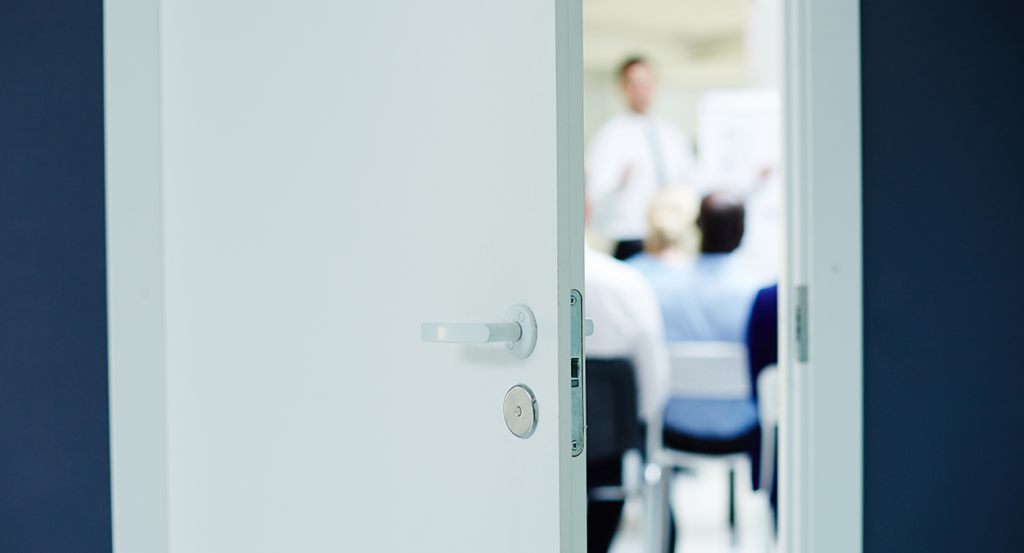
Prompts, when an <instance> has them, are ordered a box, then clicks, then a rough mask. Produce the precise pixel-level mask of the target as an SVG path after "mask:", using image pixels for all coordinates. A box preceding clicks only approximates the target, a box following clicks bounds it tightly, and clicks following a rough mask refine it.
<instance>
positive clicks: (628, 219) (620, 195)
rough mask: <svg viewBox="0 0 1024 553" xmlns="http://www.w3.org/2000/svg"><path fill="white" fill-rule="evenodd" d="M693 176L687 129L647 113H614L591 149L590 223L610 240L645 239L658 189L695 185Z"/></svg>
mask: <svg viewBox="0 0 1024 553" xmlns="http://www.w3.org/2000/svg"><path fill="white" fill-rule="evenodd" d="M627 170H628V174H627ZM624 179H625V180H624ZM693 179H694V162H693V149H692V148H691V147H690V141H689V140H688V139H687V138H686V135H685V134H683V131H681V130H679V129H678V128H677V127H676V126H675V125H673V124H671V123H669V122H667V121H663V120H660V119H657V118H654V117H650V116H647V115H640V114H636V113H631V114H627V115H619V116H616V117H613V118H612V119H610V120H609V121H608V122H607V123H605V124H604V125H602V126H601V128H600V129H598V131H597V134H596V135H595V136H594V138H593V140H592V141H591V143H590V148H589V150H588V152H587V196H588V198H589V199H590V207H591V217H592V220H591V223H590V224H591V227H592V228H593V229H594V230H595V231H597V232H598V233H600V234H601V235H603V236H604V237H606V238H611V239H614V240H641V239H643V238H644V237H645V236H647V208H648V207H649V205H650V203H651V198H652V197H653V196H654V194H655V192H657V191H658V188H660V187H661V186H664V185H666V184H674V185H688V186H694V184H695V183H694V182H693Z"/></svg>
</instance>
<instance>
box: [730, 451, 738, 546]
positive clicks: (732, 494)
mask: <svg viewBox="0 0 1024 553" xmlns="http://www.w3.org/2000/svg"><path fill="white" fill-rule="evenodd" d="M729 536H730V537H731V538H732V544H733V545H736V543H737V541H738V540H737V539H736V469H735V468H733V467H729Z"/></svg>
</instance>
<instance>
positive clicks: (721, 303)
mask: <svg viewBox="0 0 1024 553" xmlns="http://www.w3.org/2000/svg"><path fill="white" fill-rule="evenodd" d="M629 263H630V264H631V265H633V266H634V267H635V268H636V269H638V270H639V271H640V272H641V273H643V274H644V275H645V276H646V277H647V278H648V280H650V282H651V285H652V287H653V288H654V292H655V294H656V295H657V296H658V302H659V303H660V304H661V312H662V316H663V317H664V320H665V339H666V340H668V341H669V342H685V341H720V342H744V340H745V337H746V331H747V320H748V319H749V317H750V309H751V307H752V306H753V303H754V296H755V294H757V283H756V282H755V281H754V280H753V279H752V278H751V277H750V275H748V274H747V271H745V270H743V269H742V268H741V266H740V265H739V264H738V263H736V262H735V260H734V259H733V256H732V255H731V254H722V253H712V254H701V255H700V256H698V257H697V259H696V260H695V261H694V262H693V263H691V264H689V265H669V264H665V263H662V262H660V261H658V259H657V258H655V257H653V256H650V255H647V254H646V253H643V254H639V255H637V256H634V257H633V258H631V259H630V260H629Z"/></svg>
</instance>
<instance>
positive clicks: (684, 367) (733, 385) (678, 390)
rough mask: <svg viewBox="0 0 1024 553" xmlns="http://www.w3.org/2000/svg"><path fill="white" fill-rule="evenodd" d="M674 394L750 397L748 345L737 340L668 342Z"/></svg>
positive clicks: (710, 396)
mask: <svg viewBox="0 0 1024 553" xmlns="http://www.w3.org/2000/svg"><path fill="white" fill-rule="evenodd" d="M668 352H669V361H670V366H671V378H672V395H673V396H686V397H708V398H741V397H742V398H745V397H750V392H751V390H750V369H749V368H748V367H747V346H746V345H744V344H740V343H734V342H674V343H670V344H669V345H668Z"/></svg>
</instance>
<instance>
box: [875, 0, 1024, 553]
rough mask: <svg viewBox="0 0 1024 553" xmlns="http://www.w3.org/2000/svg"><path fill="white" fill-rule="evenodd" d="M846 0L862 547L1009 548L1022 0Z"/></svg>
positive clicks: (1016, 400) (1016, 411)
mask: <svg viewBox="0 0 1024 553" xmlns="http://www.w3.org/2000/svg"><path fill="white" fill-rule="evenodd" d="M861 16H862V21H861V24H862V27H861V38H862V64H863V65H862V76H863V117H864V127H863V132H864V134H863V137H864V138H863V139H864V341H865V343H864V348H865V352H864V353H865V367H864V386H865V390H864V394H865V396H864V401H865V405H864V416H865V420H864V424H865V428H864V455H865V459H864V463H865V464H864V471H865V474H864V538H865V551H867V552H869V553H881V552H887V551H893V552H906V551H1024V2H1020V1H1019V0H1004V1H990V0H986V1H979V2H963V1H961V0H862V2H861Z"/></svg>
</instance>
